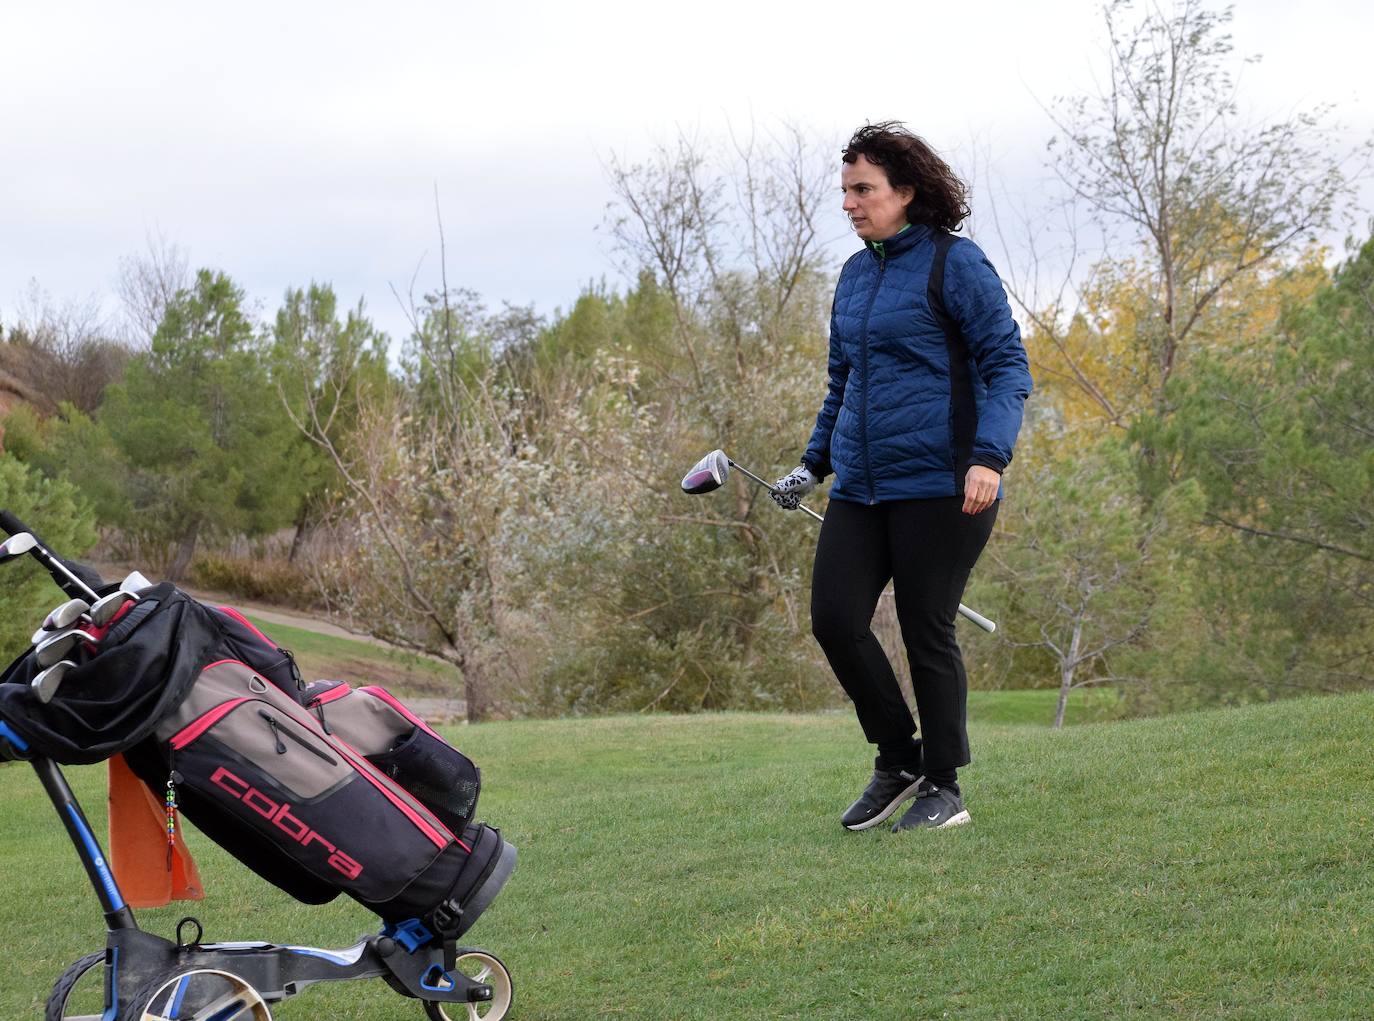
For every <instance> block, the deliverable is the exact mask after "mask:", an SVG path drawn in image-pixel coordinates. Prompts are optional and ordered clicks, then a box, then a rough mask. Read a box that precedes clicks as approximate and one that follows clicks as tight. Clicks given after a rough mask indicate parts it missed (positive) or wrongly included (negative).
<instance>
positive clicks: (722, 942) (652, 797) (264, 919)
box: [0, 695, 1374, 1021]
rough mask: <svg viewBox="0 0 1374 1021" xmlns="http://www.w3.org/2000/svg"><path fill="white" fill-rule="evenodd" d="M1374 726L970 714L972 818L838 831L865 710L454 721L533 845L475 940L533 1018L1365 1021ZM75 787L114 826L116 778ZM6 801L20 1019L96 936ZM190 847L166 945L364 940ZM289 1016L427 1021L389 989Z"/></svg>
mask: <svg viewBox="0 0 1374 1021" xmlns="http://www.w3.org/2000/svg"><path fill="white" fill-rule="evenodd" d="M1371 715H1374V695H1359V696H1348V697H1340V698H1328V699H1322V700H1303V701H1295V702H1288V703H1283V704H1271V705H1263V706H1256V707H1250V708H1244V709H1235V710H1229V711H1216V712H1206V713H1195V714H1188V715H1181V716H1176V717H1170V718H1163V719H1156V720H1146V721H1137V722H1126V723H1110V724H1089V725H1084V726H1079V727H1075V728H1071V729H1069V730H1065V731H1062V732H1053V731H1049V730H1045V729H1042V728H1038V727H1037V728H1032V727H1026V726H992V725H982V726H978V727H976V728H975V730H974V751H975V755H976V756H977V763H976V765H975V766H974V767H973V768H971V769H969V770H967V771H966V773H965V775H964V777H963V779H964V781H965V787H966V793H967V795H968V804H969V807H970V810H971V811H972V813H973V816H974V824H973V825H972V826H969V827H964V828H963V829H961V830H954V831H948V832H939V833H931V832H924V833H914V834H904V835H902V836H893V835H892V834H890V833H888V832H886V831H885V830H880V831H876V832H869V833H867V834H850V833H847V832H844V831H843V830H842V829H841V828H840V827H839V825H838V823H837V822H836V816H837V814H838V812H839V811H840V810H841V809H842V808H843V806H844V805H845V803H846V802H847V801H848V799H849V798H850V797H851V796H852V794H853V793H854V792H856V791H857V789H858V788H859V787H860V786H862V783H863V782H864V780H865V779H866V770H867V768H868V764H867V762H866V760H865V756H864V748H863V746H861V745H860V744H859V743H858V742H857V739H856V735H855V727H854V724H853V722H852V720H851V719H850V718H849V717H848V716H847V715H845V714H838V713H837V714H827V715H812V716H758V715H742V714H740V715H736V714H729V715H719V716H694V717H645V718H612V719H590V720H588V719H584V720H566V721H551V722H545V721H530V722H517V723H500V724H490V725H482V726H476V727H454V728H450V731H449V732H450V734H452V735H454V736H455V737H457V738H459V739H460V741H461V744H462V746H463V747H464V748H465V749H466V750H467V751H468V752H469V753H470V754H472V755H473V756H474V757H475V758H476V759H477V760H478V761H479V762H480V763H481V764H482V766H483V768H484V773H485V779H486V788H485V792H484V794H483V799H482V807H481V812H480V814H481V815H482V816H483V817H485V818H486V819H487V820H488V821H490V822H492V823H495V824H497V825H500V826H501V827H502V829H503V831H504V832H505V833H506V835H507V836H508V837H509V838H510V839H511V840H512V841H513V842H514V843H516V844H517V845H518V846H519V848H520V852H521V864H520V868H519V870H518V871H517V873H516V875H515V877H514V879H513V880H512V881H511V884H510V886H509V887H508V888H507V889H506V891H505V893H504V894H503V895H502V897H501V899H500V900H499V901H498V902H497V903H496V905H495V906H494V907H493V908H492V909H491V910H490V911H489V912H488V914H487V915H485V916H484V917H483V919H482V921H481V922H480V923H479V925H478V926H477V927H476V928H475V929H474V931H473V932H472V933H470V935H469V938H470V939H471V941H472V942H473V944H474V945H478V946H483V947H486V948H487V949H489V950H491V951H493V952H495V953H496V954H498V955H500V956H501V957H503V958H504V959H505V961H506V962H507V964H508V965H509V966H510V968H511V970H512V972H513V973H514V976H515V981H516V1006H515V1011H514V1013H513V1015H512V1016H513V1017H515V1018H519V1019H523V1021H553V1019H573V1018H577V1019H582V1018H595V1017H615V1018H643V1019H648V1021H663V1019H668V1018H711V1019H717V1018H747V1019H754V1018H759V1019H762V1018H777V1017H788V1018H793V1017H795V1018H807V1019H814V1018H836V1019H838V1018H891V1019H899V1018H927V1017H950V1018H960V1019H979V1021H993V1019H1006V1018H1013V1019H1019V1018H1127V1017H1129V1018H1132V1019H1138V1018H1246V1019H1255V1018H1260V1019H1263V1018H1273V1019H1279V1018H1284V1019H1290V1018H1304V1019H1323V1018H1326V1019H1333V1021H1335V1019H1342V1021H1344V1019H1350V1018H1367V1017H1370V1016H1374V987H1371V984H1370V981H1369V974H1368V962H1369V961H1370V960H1371V959H1374V922H1372V921H1371V915H1370V910H1369V905H1370V904H1371V903H1374V872H1372V871H1371V869H1370V854H1371V852H1370V850H1369V849H1370V846H1371V843H1374V840H1371V838H1374V825H1371V819H1372V818H1374V810H1371V805H1374V772H1372V771H1371V770H1370V769H1369V765H1368V763H1369V759H1370V753H1369V745H1368V729H1369V728H1368V721H1369V720H1370V718H1371ZM72 773H73V776H74V778H75V779H76V780H77V782H78V783H79V785H80V786H79V790H80V793H81V794H82V796H83V798H84V801H85V806H86V808H87V811H88V812H89V813H90V814H91V815H92V816H93V817H98V816H99V814H100V810H101V808H102V806H101V799H100V796H99V794H100V787H99V781H100V773H99V770H98V768H97V769H83V770H74V771H72ZM0 782H3V784H4V786H5V799H4V801H3V805H4V808H3V815H2V816H0V818H3V820H4V822H3V825H0V859H3V860H4V862H5V863H6V864H5V871H6V877H7V881H6V885H7V887H8V888H9V890H8V893H9V895H8V896H7V897H6V898H5V900H4V906H3V907H2V908H0V919H3V921H4V923H5V929H6V931H7V932H8V933H9V934H10V952H9V953H8V954H7V955H5V958H4V961H3V963H0V1016H4V1017H16V1018H17V1017H30V1016H35V1010H36V1008H37V1005H38V1004H39V1003H41V999H42V997H43V996H44V995H46V987H47V984H48V983H49V982H50V981H51V979H52V978H53V977H55V976H56V974H57V973H58V972H59V971H60V970H61V968H62V967H63V965H64V964H65V963H66V962H67V961H68V960H70V959H72V958H75V957H76V956H78V955H79V954H81V953H83V952H85V951H87V950H89V949H92V948H93V947H96V946H98V945H99V942H100V939H101V931H100V919H99V915H98V912H97V911H96V909H95V904H94V900H93V898H92V897H91V896H90V895H89V893H88V892H87V890H86V888H85V884H84V878H83V877H82V876H81V874H80V873H79V870H78V869H77V867H76V863H75V860H74V858H73V857H72V856H71V854H70V853H69V852H67V850H66V848H65V847H64V846H63V843H62V841H63V838H62V836H61V832H60V828H59V827H58V824H57V822H56V820H55V819H54V818H53V817H52V814H51V812H50V811H49V810H48V809H47V808H46V806H45V804H44V803H43V801H42V797H41V792H40V791H39V789H38V786H37V783H36V782H35V781H34V779H33V777H32V775H31V774H29V773H28V772H27V771H26V770H25V768H24V767H22V766H7V767H4V768H3V769H2V770H0ZM192 846H193V848H194V849H195V851H196V853H197V855H198V857H199V859H200V863H201V868H202V872H203V874H205V875H206V877H207V882H208V885H209V887H210V894H209V899H208V900H207V901H205V902H204V903H202V904H197V905H176V906H174V907H171V908H167V909H162V910H157V911H145V912H142V913H141V915H140V919H141V921H142V922H143V924H144V925H145V926H146V927H148V928H150V929H152V930H153V931H156V932H159V933H162V934H167V933H169V932H170V929H171V927H172V926H173V925H174V924H175V921H176V919H177V918H179V917H181V916H182V915H185V914H188V913H194V914H196V915H197V916H199V917H200V918H201V919H202V920H203V921H204V922H205V925H206V930H207V935H208V938H212V939H213V938H218V939H230V938H236V939H246V938H268V939H276V940H290V941H299V942H310V943H314V944H317V945H321V946H328V945H334V946H342V945H344V944H346V943H348V942H351V941H352V940H353V939H354V938H355V937H356V936H357V935H358V934H359V933H360V932H363V931H366V930H367V929H368V928H369V927H370V924H371V923H370V920H369V916H368V915H367V914H366V912H364V911H362V910H361V909H359V908H357V907H356V906H355V905H353V904H351V903H339V902H336V903H334V904H331V905H328V906H325V907H321V908H313V909H305V910H302V909H300V908H299V907H297V906H295V905H293V904H292V903H290V902H288V901H286V900H285V899H284V898H283V897H282V896H281V895H279V894H277V893H276V892H275V891H273V890H270V889H269V888H267V887H266V886H265V885H264V884H262V883H261V882H259V881H257V880H256V879H253V878H252V877H251V876H249V875H248V874H247V873H246V872H245V871H244V870H243V869H241V868H240V867H239V866H237V865H236V864H234V863H232V862H231V861H229V860H228V859H227V858H226V857H225V856H224V855H223V854H222V853H219V852H218V851H217V849H215V848H213V847H208V846H207V845H206V842H205V841H204V840H201V839H197V840H195V841H194V842H193V845H192ZM40 903H41V904H42V906H43V907H42V910H41V912H40V911H39V910H38V909H36V908H35V905H36V904H40ZM275 1013H276V1016H277V1017H278V1018H279V1019H280V1021H292V1019H295V1021H306V1019H311V1018H316V1017H340V1018H360V1019H361V1018H366V1019H368V1021H391V1019H398V1021H399V1019H404V1018H410V1019H412V1021H418V1019H419V1018H420V1017H422V1016H423V1014H422V1012H421V1011H420V1009H419V1007H418V1005H416V1004H411V1003H406V1002H405V1001H403V1000H401V999H399V998H398V997H396V996H395V995H394V994H392V993H390V992H389V991H388V990H386V989H385V988H383V987H382V986H381V985H380V984H375V985H362V986H354V987H349V986H337V987H334V988H318V989H312V990H310V991H308V992H307V993H306V994H304V995H303V996H302V997H300V998H299V999H298V1000H295V1001H291V1002H288V1003H287V1004H284V1005H282V1006H281V1007H279V1008H278V1009H277V1011H276V1012H275Z"/></svg>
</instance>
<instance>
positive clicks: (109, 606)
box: [90, 589, 138, 627]
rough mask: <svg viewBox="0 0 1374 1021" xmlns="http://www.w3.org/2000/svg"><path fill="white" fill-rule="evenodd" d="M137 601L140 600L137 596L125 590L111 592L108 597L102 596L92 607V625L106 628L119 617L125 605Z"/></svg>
mask: <svg viewBox="0 0 1374 1021" xmlns="http://www.w3.org/2000/svg"><path fill="white" fill-rule="evenodd" d="M136 599H138V596H137V595H135V594H134V593H132V592H128V591H125V590H124V589H120V590H119V591H118V592H111V593H110V594H109V595H108V596H102V597H101V598H100V599H97V600H96V601H95V603H94V605H92V606H91V611H90V617H91V623H92V624H94V625H95V626H96V627H104V626H105V625H106V624H108V623H109V622H110V621H112V620H114V619H115V617H116V616H118V615H119V611H120V610H122V609H123V608H124V604H125V603H131V602H133V601H135V600H136Z"/></svg>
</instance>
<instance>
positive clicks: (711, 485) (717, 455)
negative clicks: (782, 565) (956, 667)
mask: <svg viewBox="0 0 1374 1021" xmlns="http://www.w3.org/2000/svg"><path fill="white" fill-rule="evenodd" d="M731 468H737V469H739V471H740V472H742V473H743V474H744V475H746V476H747V477H749V478H750V479H753V480H754V481H755V482H757V483H758V484H759V485H760V486H762V487H763V488H764V489H766V490H768V492H770V493H773V492H776V490H775V489H774V488H773V485H772V483H769V482H765V481H764V480H763V479H761V478H759V477H758V476H757V475H755V474H754V473H753V472H751V471H750V470H749V469H748V468H746V467H744V465H742V464H739V463H738V462H737V461H732V460H731V459H730V458H729V456H728V455H727V454H726V453H725V451H723V450H721V449H719V448H717V449H715V450H713V451H711V452H710V453H709V454H707V455H706V456H705V457H703V458H702V459H701V460H700V461H698V462H697V463H696V464H694V465H692V470H691V471H689V472H688V473H687V474H686V475H684V476H683V477H682V491H683V492H684V493H690V494H691V495H693V496H697V495H699V494H701V493H711V492H714V491H715V490H717V489H719V488H720V487H721V486H723V485H725V480H726V479H728V478H729V477H730V469H731ZM797 509H798V510H804V511H806V513H807V514H810V515H811V516H812V517H813V518H815V519H816V520H817V521H824V520H825V518H823V517H822V516H821V515H819V514H817V513H816V512H815V511H813V510H812V509H811V508H810V507H801V506H799V507H798V508H797ZM959 615H960V616H961V617H964V618H965V619H966V620H970V621H972V622H973V623H974V624H977V625H978V626H979V627H980V628H982V629H983V630H984V631H987V632H989V633H990V632H993V631H996V630H997V625H996V624H995V623H993V622H992V621H990V620H988V619H987V618H986V617H984V616H983V615H982V614H981V613H978V612H977V611H976V610H970V609H969V608H968V607H967V606H965V605H964V604H963V603H960V604H959Z"/></svg>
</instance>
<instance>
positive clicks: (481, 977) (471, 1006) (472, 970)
mask: <svg viewBox="0 0 1374 1021" xmlns="http://www.w3.org/2000/svg"><path fill="white" fill-rule="evenodd" d="M457 968H458V970H459V971H461V972H462V973H463V974H464V975H466V976H467V977H468V978H470V979H472V980H473V981H474V982H482V983H484V984H486V985H489V986H491V999H490V1000H486V1001H484V1002H482V1003H439V1002H437V1001H435V1000H425V1001H423V1002H424V1005H425V1013H426V1014H427V1015H429V1021H501V1019H502V1018H504V1017H505V1016H506V1013H507V1012H508V1011H509V1010H510V1005H511V1000H513V999H514V998H515V983H513V982H512V981H511V979H510V972H509V971H507V970H506V966H505V965H504V964H502V963H501V960H500V958H498V957H495V956H493V955H491V954H488V953H486V952H484V951H482V950H470V951H468V952H467V953H466V954H462V955H461V956H459V958H458V963H457Z"/></svg>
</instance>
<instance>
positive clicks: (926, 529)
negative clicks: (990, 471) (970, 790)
mask: <svg viewBox="0 0 1374 1021" xmlns="http://www.w3.org/2000/svg"><path fill="white" fill-rule="evenodd" d="M963 502H964V498H963V497H962V496H951V497H944V498H939V499H932V500H897V501H892V502H889V503H879V504H874V505H872V506H866V505H864V504H859V503H850V502H848V501H845V500H832V501H830V505H829V506H828V507H827V508H826V511H825V524H823V525H822V526H821V537H820V541H819V542H818V543H817V545H816V567H815V572H814V575H813V577H812V581H811V630H812V631H813V632H814V634H815V635H816V640H817V641H819V642H820V644H821V648H822V649H823V650H825V656H826V658H827V659H828V660H829V661H830V666H831V669H833V670H834V671H835V676H836V677H837V678H838V679H839V682H840V685H841V686H842V687H843V688H844V690H845V691H846V692H847V693H848V695H849V697H850V698H851V699H853V701H854V710H855V712H856V713H857V714H858V717H859V724H860V726H862V727H863V731H864V736H865V737H867V738H868V740H869V742H870V743H871V744H875V745H877V746H878V762H879V764H880V766H881V767H882V768H885V769H893V768H897V767H914V766H920V765H922V763H921V756H922V754H924V770H925V772H926V774H927V775H930V776H934V777H937V778H942V779H943V780H944V781H945V782H952V781H953V779H954V771H955V770H956V769H957V768H958V767H959V766H964V765H967V764H968V762H969V749H968V730H967V727H966V718H967V704H968V679H967V677H966V675H965V674H964V660H963V657H962V656H961V655H960V654H959V645H958V643H957V642H956V641H955V640H954V617H955V614H956V613H957V612H958V608H959V600H960V598H961V597H962V596H963V594H964V586H965V585H966V584H967V583H968V576H969V572H970V571H972V570H973V565H974V564H975V563H976V562H977V560H978V555H979V554H980V553H982V552H983V547H984V546H985V545H986V544H987V541H988V536H989V535H990V534H991V533H992V524H993V522H994V521H995V520H996V519H997V504H996V503H993V505H992V506H991V507H989V508H988V509H987V510H985V511H983V512H982V513H981V514H965V513H964V512H963V510H962V508H963ZM889 580H891V581H892V583H893V592H894V594H895V596H896V604H897V619H898V621H899V622H900V623H901V626H902V641H903V642H904V643H905V644H906V654H907V660H908V661H909V662H910V664H911V684H912V688H913V689H914V690H915V694H916V712H917V714H918V715H919V716H920V718H921V737H922V739H923V742H924V748H922V742H920V741H916V740H915V739H914V734H915V731H916V723H915V721H914V720H912V718H911V710H910V709H908V708H907V704H906V700H905V699H904V698H903V697H902V691H901V688H899V687H898V685H897V678H896V676H895V675H894V674H893V672H892V665H891V664H890V663H889V662H888V661H887V657H886V656H885V655H884V654H883V650H882V647H881V646H880V645H879V644H878V640H877V639H876V638H875V637H874V636H873V629H872V623H873V611H874V610H875V609H876V608H877V606H878V597H879V596H880V595H881V594H882V591H883V589H884V588H885V587H886V585H887V583H888V581H889Z"/></svg>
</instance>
